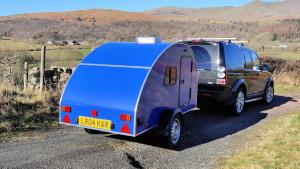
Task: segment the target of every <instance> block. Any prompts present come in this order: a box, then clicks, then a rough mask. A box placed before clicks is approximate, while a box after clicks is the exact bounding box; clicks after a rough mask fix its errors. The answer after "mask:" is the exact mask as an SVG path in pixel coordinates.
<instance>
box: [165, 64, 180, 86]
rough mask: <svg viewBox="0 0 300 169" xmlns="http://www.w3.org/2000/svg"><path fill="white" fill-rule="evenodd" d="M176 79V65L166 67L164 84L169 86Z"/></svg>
mask: <svg viewBox="0 0 300 169" xmlns="http://www.w3.org/2000/svg"><path fill="white" fill-rule="evenodd" d="M176 81H177V68H176V67H169V66H168V67H166V70H165V76H164V85H165V86H171V85H174V84H176Z"/></svg>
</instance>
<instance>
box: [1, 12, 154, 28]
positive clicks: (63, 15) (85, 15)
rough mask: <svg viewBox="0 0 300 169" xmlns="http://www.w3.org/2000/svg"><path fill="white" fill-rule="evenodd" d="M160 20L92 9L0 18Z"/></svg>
mask: <svg viewBox="0 0 300 169" xmlns="http://www.w3.org/2000/svg"><path fill="white" fill-rule="evenodd" d="M159 18H160V17H157V16H154V15H150V14H145V13H136V12H125V11H118V10H106V9H92V10H81V11H69V12H50V13H32V14H20V15H14V16H7V17H0V21H1V20H2V21H3V20H10V19H43V20H51V21H59V22H69V23H84V24H89V25H99V24H110V23H113V22H121V21H141V20H143V21H154V20H159Z"/></svg>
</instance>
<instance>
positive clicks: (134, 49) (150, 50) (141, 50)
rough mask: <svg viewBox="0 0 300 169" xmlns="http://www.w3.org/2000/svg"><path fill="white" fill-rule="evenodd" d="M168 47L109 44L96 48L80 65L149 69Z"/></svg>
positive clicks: (159, 44)
mask: <svg viewBox="0 0 300 169" xmlns="http://www.w3.org/2000/svg"><path fill="white" fill-rule="evenodd" d="M169 46H171V44H170V43H157V44H139V43H134V42H109V43H106V44H103V45H101V46H100V47H98V48H96V49H95V50H94V51H92V52H91V53H90V54H89V55H88V57H86V58H85V59H84V60H83V61H82V62H81V63H82V64H106V65H125V66H142V67H151V66H152V65H153V63H154V62H155V61H156V60H157V58H158V57H159V56H160V54H161V53H162V52H163V51H164V50H166V49H167V48H168V47H169Z"/></svg>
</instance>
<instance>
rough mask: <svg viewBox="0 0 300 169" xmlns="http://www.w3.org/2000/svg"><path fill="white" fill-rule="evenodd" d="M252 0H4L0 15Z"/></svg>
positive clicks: (132, 9) (134, 8) (222, 3)
mask: <svg viewBox="0 0 300 169" xmlns="http://www.w3.org/2000/svg"><path fill="white" fill-rule="evenodd" d="M250 1H252V0H2V2H1V3H0V16H4V15H14V14H21V13H33V12H60V11H70V10H80V9H95V8H104V9H117V10H125V11H136V12H138V11H144V10H149V9H153V8H158V7H163V6H179V7H191V8H200V7H215V6H241V5H244V4H246V3H248V2H250ZM266 1H276V0H266Z"/></svg>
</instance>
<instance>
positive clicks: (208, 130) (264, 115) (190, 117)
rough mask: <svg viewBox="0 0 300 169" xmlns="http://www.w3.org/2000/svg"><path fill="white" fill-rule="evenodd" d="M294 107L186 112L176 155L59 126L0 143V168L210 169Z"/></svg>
mask: <svg viewBox="0 0 300 169" xmlns="http://www.w3.org/2000/svg"><path fill="white" fill-rule="evenodd" d="M299 102H300V94H293V95H289V96H276V98H275V100H274V103H273V104H272V105H270V106H264V105H262V104H260V103H251V104H248V105H247V106H246V112H245V113H244V114H243V115H241V116H239V117H233V116H230V115H228V114H226V113H225V112H224V110H222V108H209V109H207V110H206V111H203V110H202V111H194V112H191V113H188V114H186V115H185V117H184V120H185V123H186V126H185V133H184V141H183V144H182V146H181V150H180V151H172V150H168V149H165V148H163V147H162V143H161V141H160V140H159V138H157V137H156V136H155V134H154V133H153V132H152V133H147V134H145V135H143V136H141V137H138V138H135V139H131V138H128V137H121V136H115V135H88V134H86V133H85V132H84V131H83V130H81V129H78V128H73V127H64V128H62V129H60V130H58V131H53V132H47V133H43V134H38V135H35V136H34V137H33V136H32V137H29V138H27V139H21V140H20V141H16V142H9V143H2V144H0V168H103V167H105V168H113V169H116V168H213V167H214V166H215V165H216V162H217V160H218V159H219V158H221V157H224V156H228V155H230V154H232V153H233V152H234V151H235V150H236V149H237V148H238V147H239V146H241V144H246V143H245V142H246V141H247V140H246V139H245V137H244V136H245V135H246V134H247V131H252V130H255V128H257V127H259V126H260V125H261V124H262V123H265V122H267V121H268V120H270V119H271V118H272V117H274V116H278V115H284V113H288V112H291V111H294V110H296V109H298V110H299V109H300V104H299Z"/></svg>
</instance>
